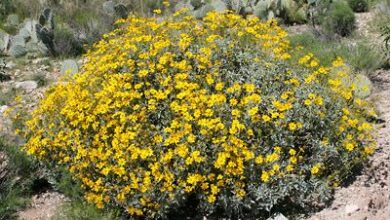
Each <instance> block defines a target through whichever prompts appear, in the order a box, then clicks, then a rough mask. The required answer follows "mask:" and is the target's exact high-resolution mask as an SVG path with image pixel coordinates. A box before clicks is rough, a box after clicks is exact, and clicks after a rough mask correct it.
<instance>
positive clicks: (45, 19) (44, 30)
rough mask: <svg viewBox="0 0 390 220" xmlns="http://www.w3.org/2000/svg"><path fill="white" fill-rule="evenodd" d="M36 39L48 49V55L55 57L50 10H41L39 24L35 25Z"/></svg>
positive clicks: (52, 22)
mask: <svg viewBox="0 0 390 220" xmlns="http://www.w3.org/2000/svg"><path fill="white" fill-rule="evenodd" d="M35 29H36V34H37V37H38V39H39V40H40V41H42V43H43V44H44V45H45V46H46V47H47V48H48V49H49V51H50V53H51V54H52V55H53V56H55V55H56V51H55V48H54V20H53V13H52V11H51V9H49V8H47V9H45V10H43V12H42V14H41V15H40V16H39V23H38V24H36V25H35Z"/></svg>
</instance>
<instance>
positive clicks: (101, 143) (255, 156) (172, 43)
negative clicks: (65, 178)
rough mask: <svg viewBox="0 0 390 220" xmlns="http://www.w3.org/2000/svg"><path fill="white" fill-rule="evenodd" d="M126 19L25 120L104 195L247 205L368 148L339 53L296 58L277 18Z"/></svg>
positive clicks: (134, 206)
mask: <svg viewBox="0 0 390 220" xmlns="http://www.w3.org/2000/svg"><path fill="white" fill-rule="evenodd" d="M156 13H157V14H158V12H157V11H156ZM120 23H121V24H120V28H118V29H117V30H115V31H113V32H111V33H108V34H106V35H105V36H104V39H103V40H102V41H101V42H99V43H98V44H97V45H95V47H94V49H93V50H92V51H90V52H88V54H87V55H86V57H85V60H86V63H85V65H84V66H83V68H82V70H81V72H80V73H79V74H76V75H75V76H74V77H72V78H70V79H67V80H64V82H62V83H59V84H57V85H56V86H54V87H53V88H52V89H51V90H50V91H49V92H48V93H47V95H46V97H45V99H43V100H42V101H41V103H40V105H39V107H38V108H37V109H36V110H35V111H34V112H33V113H32V117H31V120H30V121H29V122H28V123H27V132H26V136H27V137H28V138H29V140H28V143H27V144H26V145H25V150H26V151H27V152H28V153H29V154H31V155H35V156H36V157H38V158H39V159H42V160H47V161H54V162H56V163H58V164H60V165H62V166H65V167H66V168H68V169H69V171H70V172H71V173H72V175H73V177H74V178H76V179H77V180H79V181H80V182H81V183H82V187H83V189H84V190H85V198H86V199H87V200H88V201H89V202H92V203H94V204H96V205H97V207H99V208H103V207H105V206H110V205H115V206H120V207H123V209H124V210H126V211H127V212H128V213H129V214H130V215H134V216H141V215H143V216H148V217H156V215H157V213H159V212H160V211H161V210H166V209H167V207H170V206H175V205H177V204H180V202H183V199H182V198H183V196H184V197H188V196H190V195H194V194H195V195H197V196H198V198H199V199H200V200H201V202H202V203H206V204H208V205H209V206H214V207H220V206H221V198H230V199H232V201H235V202H237V204H241V206H242V204H243V202H240V201H244V199H245V198H251V199H253V200H256V199H257V200H256V201H258V200H260V198H254V196H260V194H259V193H257V194H256V193H253V190H256V189H259V188H261V187H269V188H270V189H271V186H272V184H273V183H277V182H278V181H281V180H285V179H289V178H290V179H291V178H292V177H294V176H303V177H304V176H309V177H310V178H319V179H320V178H321V176H322V175H326V174H329V173H330V172H332V171H333V169H335V168H336V167H338V166H339V164H338V163H340V161H341V162H342V161H344V160H358V161H361V159H362V158H364V157H365V156H366V155H367V152H369V149H372V146H371V145H369V144H370V143H371V136H370V130H371V125H370V124H369V123H367V122H366V121H365V120H364V118H362V117H361V115H362V114H363V112H365V110H364V108H365V107H366V105H367V104H366V103H365V102H364V101H362V100H358V99H354V97H353V89H352V87H351V86H350V85H346V84H345V83H344V82H343V80H342V79H343V77H345V76H347V75H348V73H347V71H348V70H347V69H346V67H345V66H344V65H343V64H342V61H340V60H338V61H337V62H335V63H334V66H333V67H323V66H320V64H319V63H318V61H317V60H315V58H313V56H312V55H310V54H309V55H307V56H305V57H303V58H302V59H300V60H299V63H296V64H294V63H292V61H290V56H291V55H290V54H289V50H290V48H289V42H288V41H287V40H286V35H287V34H286V32H285V31H284V30H283V29H282V28H280V27H279V26H277V24H276V22H275V21H272V20H271V21H269V22H266V23H263V22H260V21H259V20H258V19H257V18H254V17H251V18H248V19H243V18H242V17H240V16H238V15H235V14H233V13H223V14H218V13H209V14H208V15H207V16H206V17H205V18H204V20H203V21H198V20H196V19H195V18H194V17H192V16H190V15H188V14H187V13H186V12H183V11H180V12H177V13H176V14H174V16H173V17H172V18H170V19H159V18H136V17H130V18H128V20H126V21H120ZM332 159H336V160H337V161H335V162H334V163H333V162H332ZM272 187H275V185H274V186H272ZM292 188H293V187H292ZM245 201H249V200H245ZM251 204H252V205H253V204H257V202H253V203H251ZM261 208H262V207H261Z"/></svg>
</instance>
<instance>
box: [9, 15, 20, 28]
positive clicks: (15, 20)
mask: <svg viewBox="0 0 390 220" xmlns="http://www.w3.org/2000/svg"><path fill="white" fill-rule="evenodd" d="M19 23H20V21H19V16H18V15H17V14H10V15H8V17H7V25H8V26H10V27H12V26H18V25H19Z"/></svg>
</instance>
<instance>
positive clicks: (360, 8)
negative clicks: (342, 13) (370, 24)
mask: <svg viewBox="0 0 390 220" xmlns="http://www.w3.org/2000/svg"><path fill="white" fill-rule="evenodd" d="M348 4H349V6H350V7H351V8H352V10H353V11H354V12H366V11H368V1H367V0H348Z"/></svg>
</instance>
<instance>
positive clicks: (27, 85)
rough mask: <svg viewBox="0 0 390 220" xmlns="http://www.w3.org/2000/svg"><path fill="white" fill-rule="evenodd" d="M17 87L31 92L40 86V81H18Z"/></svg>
mask: <svg viewBox="0 0 390 220" xmlns="http://www.w3.org/2000/svg"><path fill="white" fill-rule="evenodd" d="M15 88H17V89H23V90H25V91H26V92H31V91H33V90H34V89H36V88H38V83H37V82H35V81H32V80H29V81H23V82H17V83H15Z"/></svg>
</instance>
